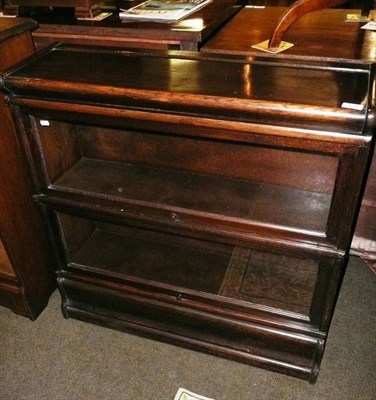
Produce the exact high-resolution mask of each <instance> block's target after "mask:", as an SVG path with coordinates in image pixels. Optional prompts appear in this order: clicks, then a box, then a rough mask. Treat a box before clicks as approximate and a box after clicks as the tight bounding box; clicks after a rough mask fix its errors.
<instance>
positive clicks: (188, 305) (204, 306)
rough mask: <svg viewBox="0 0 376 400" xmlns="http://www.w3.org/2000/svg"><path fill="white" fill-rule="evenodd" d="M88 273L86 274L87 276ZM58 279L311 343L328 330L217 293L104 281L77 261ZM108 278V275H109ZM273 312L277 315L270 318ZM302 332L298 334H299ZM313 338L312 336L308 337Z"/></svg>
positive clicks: (124, 280) (127, 281)
mask: <svg viewBox="0 0 376 400" xmlns="http://www.w3.org/2000/svg"><path fill="white" fill-rule="evenodd" d="M84 274H85V275H84ZM58 276H59V278H58V280H61V279H63V280H64V279H68V280H73V281H76V282H80V283H81V284H89V285H92V286H95V287H102V288H104V289H108V290H115V291H116V292H117V293H119V294H121V293H123V294H126V295H129V296H141V297H143V298H147V299H149V300H150V301H156V302H160V303H161V304H162V303H163V304H166V305H168V304H170V306H171V307H174V306H177V307H183V308H185V309H187V310H196V312H206V313H209V314H212V315H214V316H215V315H216V316H218V317H219V318H220V317H223V318H230V319H233V320H235V321H238V322H239V324H241V323H245V324H251V325H253V326H258V327H259V328H260V329H261V330H262V331H265V332H276V333H279V334H281V333H282V332H283V336H288V337H289V338H294V337H295V338H296V337H304V338H306V340H309V341H310V342H311V341H312V340H313V341H316V340H317V339H320V340H322V339H325V337H326V332H325V331H320V330H318V329H317V328H316V327H313V326H312V324H311V321H310V319H309V318H300V317H301V316H302V315H299V316H298V318H297V316H296V315H295V316H294V315H289V313H288V312H286V313H283V312H282V313H281V312H279V311H281V310H279V311H272V310H271V309H270V308H269V309H263V308H262V307H261V308H260V307H257V306H251V307H249V306H247V307H244V306H243V307H242V306H239V304H236V303H233V304H231V303H226V301H223V300H222V301H221V302H219V301H218V298H217V296H216V295H209V294H208V293H206V295H205V297H204V298H203V297H202V296H201V297H200V296H199V295H197V294H192V293H190V291H189V290H185V291H184V294H183V296H182V298H180V299H179V300H178V299H177V297H176V295H177V293H178V291H177V290H172V291H170V292H168V291H166V289H162V290H160V291H158V286H156V283H155V282H154V283H153V284H151V285H145V284H138V285H137V284H136V285H135V286H132V285H134V283H132V282H131V281H130V280H129V279H128V280H127V279H120V280H119V279H117V278H116V277H111V282H104V281H103V277H102V276H101V275H100V274H99V275H98V274H97V275H96V274H95V272H94V275H93V271H86V272H85V271H84V270H83V268H82V266H79V267H77V264H69V265H68V267H67V270H64V271H59V272H58ZM106 280H107V281H108V275H106ZM270 315H273V318H272V319H271V318H270ZM297 335H298V336H297ZM307 338H309V339H307Z"/></svg>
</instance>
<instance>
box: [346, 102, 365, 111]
mask: <svg viewBox="0 0 376 400" xmlns="http://www.w3.org/2000/svg"><path fill="white" fill-rule="evenodd" d="M341 107H342V108H349V109H350V110H357V111H362V110H363V108H364V105H363V104H356V103H346V102H345V103H342V106H341Z"/></svg>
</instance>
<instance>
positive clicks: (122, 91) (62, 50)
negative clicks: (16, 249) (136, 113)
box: [2, 45, 372, 133]
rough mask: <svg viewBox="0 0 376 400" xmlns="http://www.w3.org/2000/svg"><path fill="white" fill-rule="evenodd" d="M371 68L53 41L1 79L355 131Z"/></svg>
mask: <svg viewBox="0 0 376 400" xmlns="http://www.w3.org/2000/svg"><path fill="white" fill-rule="evenodd" d="M371 70H372V68H371V64H367V63H334V62H305V61H301V60H295V61H294V60H292V61H291V60H280V59H278V58H268V59H264V58H251V59H247V58H245V57H238V58H233V57H226V56H220V57H218V56H216V55H202V54H200V53H195V52H187V53H182V52H171V51H170V52H164V51H148V52H141V51H123V50H118V49H117V50H114V49H108V48H95V47H84V46H74V45H58V46H56V47H53V48H52V49H49V50H47V51H44V52H40V53H39V54H37V55H36V56H35V57H32V58H30V59H28V60H26V61H25V62H24V63H23V65H21V66H18V67H17V68H14V69H13V70H10V71H8V72H6V73H5V74H4V75H3V77H2V86H3V90H5V91H7V92H8V93H11V95H12V96H13V97H28V98H37V99H42V100H47V99H48V100H49V101H53V100H55V101H68V102H72V101H77V102H85V103H91V104H93V103H94V104H96V105H103V106H107V105H111V106H121V107H134V108H140V107H142V108H143V109H150V110H154V111H156V110H159V111H160V110H165V111H169V112H177V113H181V114H187V113H201V114H202V113H203V112H205V113H209V114H212V115H225V116H226V118H229V119H233V118H235V117H236V118H242V119H245V120H246V119H247V118H248V117H250V116H252V118H256V117H257V116H258V117H257V118H262V117H265V116H266V117H267V118H269V119H270V120H276V119H278V118H282V119H283V118H287V117H288V118H289V119H290V121H293V120H294V119H296V120H299V119H300V118H303V119H307V118H308V119H309V120H310V121H317V122H319V121H327V122H330V124H331V129H333V127H335V126H336V124H339V125H343V127H342V128H341V129H345V130H346V131H347V132H348V133H359V132H361V130H362V127H363V125H364V123H365V119H366V116H367V109H368V108H369V107H372V105H370V104H369V88H370V81H371V79H372V73H371ZM218 113H219V114H218ZM255 116H256V117H255ZM257 118H256V119H257Z"/></svg>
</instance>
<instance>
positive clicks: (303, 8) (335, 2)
mask: <svg viewBox="0 0 376 400" xmlns="http://www.w3.org/2000/svg"><path fill="white" fill-rule="evenodd" d="M346 1H347V0H298V1H296V2H294V3H293V4H292V5H291V6H290V7H289V8H288V9H287V10H286V12H285V13H284V14H283V15H282V17H281V18H280V19H279V21H278V22H277V25H276V26H275V28H274V30H273V32H272V34H271V35H270V39H269V43H268V47H269V49H270V48H278V47H279V46H280V45H281V42H282V39H283V37H284V35H285V33H286V32H287V31H288V30H289V29H290V27H291V25H292V24H294V23H295V21H296V20H298V19H299V18H301V17H302V16H303V15H306V14H308V13H311V12H314V11H320V10H323V9H326V8H331V7H335V6H339V5H340V4H343V3H345V2H346Z"/></svg>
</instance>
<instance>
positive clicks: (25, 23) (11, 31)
mask: <svg viewBox="0 0 376 400" xmlns="http://www.w3.org/2000/svg"><path fill="white" fill-rule="evenodd" d="M4 20H5V18H4ZM11 21H12V22H13V23H9V27H5V26H1V30H0V42H2V41H5V40H9V39H10V38H12V37H14V36H17V35H19V34H21V33H23V32H26V31H29V30H31V29H34V28H36V27H37V26H38V24H37V22H36V21H34V20H32V19H26V18H23V19H16V20H13V19H11ZM4 25H5V24H4Z"/></svg>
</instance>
